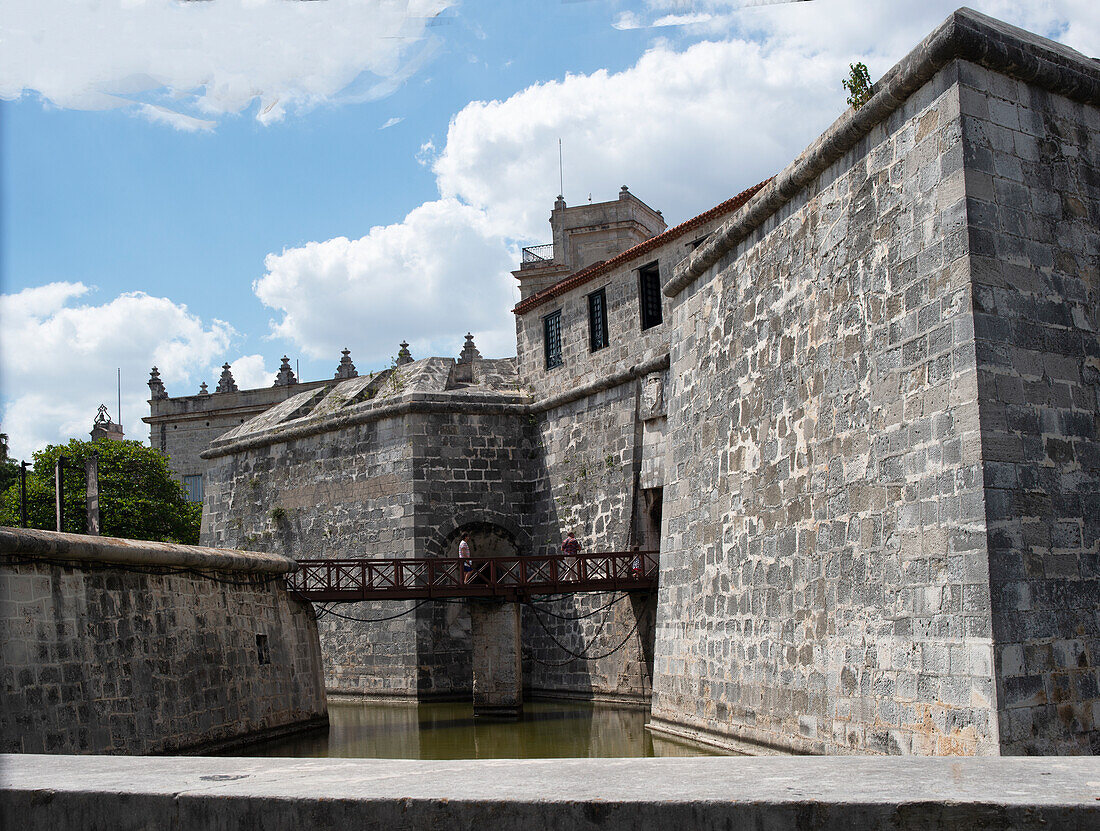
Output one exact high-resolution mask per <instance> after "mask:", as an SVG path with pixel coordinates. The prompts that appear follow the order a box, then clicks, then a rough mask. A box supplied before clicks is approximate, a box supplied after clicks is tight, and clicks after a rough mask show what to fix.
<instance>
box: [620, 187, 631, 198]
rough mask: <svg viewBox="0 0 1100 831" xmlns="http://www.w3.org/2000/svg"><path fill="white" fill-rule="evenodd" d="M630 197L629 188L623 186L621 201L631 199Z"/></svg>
mask: <svg viewBox="0 0 1100 831" xmlns="http://www.w3.org/2000/svg"><path fill="white" fill-rule="evenodd" d="M630 196H631V193H630V188H628V187H627V186H626V185H623V186H622V187H621V188H620V189H619V198H620V199H629V198H630Z"/></svg>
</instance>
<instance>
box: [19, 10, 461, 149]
mask: <svg viewBox="0 0 1100 831" xmlns="http://www.w3.org/2000/svg"><path fill="white" fill-rule="evenodd" d="M452 2H453V0H403V1H402V0H326V2H324V3H290V2H284V0H218V1H217V2H214V3H193V2H189V3H185V2H167V1H166V0H6V2H5V3H4V25H3V29H4V31H3V44H4V48H3V49H2V50H0V98H3V99H14V98H18V97H19V96H21V95H22V94H24V93H25V92H28V91H33V92H35V93H38V94H39V95H41V96H42V98H44V99H45V100H47V101H49V102H51V103H53V104H54V105H56V106H59V107H65V108H71V109H85V110H96V109H111V108H116V107H134V108H135V110H136V111H138V112H140V113H141V114H143V115H145V116H146V117H149V118H152V119H153V120H155V121H159V122H167V123H169V124H171V125H172V126H174V127H177V128H181V129H205V128H203V127H201V126H199V124H201V122H202V121H204V120H209V119H208V118H207V119H203V118H201V116H208V117H213V118H217V117H218V116H222V115H226V114H229V113H238V112H241V111H242V110H244V109H246V108H248V107H249V106H251V104H252V103H253V102H254V101H259V111H258V114H257V118H258V119H259V120H260V121H261V122H265V123H267V122H271V121H277V120H279V119H281V118H282V117H283V116H284V115H285V113H286V112H287V111H288V110H291V109H294V110H301V109H307V108H309V107H312V106H314V105H316V104H318V103H321V102H324V101H330V100H333V99H338V100H353V101H362V100H371V99H374V98H379V97H382V96H384V95H387V94H389V93H391V92H392V91H393V90H394V89H395V88H396V87H397V86H399V85H400V84H401V83H402V82H403V81H404V80H405V79H406V78H407V77H408V75H409V74H410V73H411V72H413V71H415V69H416V68H417V67H419V66H420V64H421V62H422V61H423V60H424V58H425V56H426V55H427V54H430V52H431V45H432V43H433V41H432V40H430V39H425V29H426V26H427V24H428V22H429V21H430V20H431V18H433V17H434V16H435V15H436V14H438V13H439V12H440V11H442V10H443V9H445V8H447V7H448V6H449V5H451V3H452ZM168 113H174V114H175V115H177V116H180V115H182V116H183V119H180V118H173V117H171V116H170V115H168ZM188 117H190V118H192V119H193V120H192V121H188V120H186V118H188ZM196 122H198V124H197V123H196Z"/></svg>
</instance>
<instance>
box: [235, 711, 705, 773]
mask: <svg viewBox="0 0 1100 831" xmlns="http://www.w3.org/2000/svg"><path fill="white" fill-rule="evenodd" d="M523 710H524V713H523V719H522V720H521V721H518V722H484V721H482V720H481V719H477V720H475V719H474V713H473V705H472V704H470V703H468V702H466V703H439V704H389V703H375V702H347V701H330V702H329V730H328V733H327V734H326V733H323V732H318V733H312V734H308V735H303V736H297V737H291V738H287V739H282V740H276V741H270V742H264V743H262V744H257V745H254V746H252V747H250V748H249V749H248V750H247V751H244V752H242V751H237V752H236V753H234V755H237V756H245V755H247V756H298V757H303V756H313V757H316V756H338V757H359V758H386V759H546V758H566V757H571V758H578V757H624V756H709V755H718V751H715V750H711V749H709V748H705V747H700V746H694V745H691V746H689V745H686V744H681V743H679V742H673V741H668V740H666V739H662V738H660V737H658V736H653V735H652V734H651V733H650V732H649V731H648V730H646V729H645V721H646V713H645V711H643V710H637V709H630V708H623V707H615V706H611V705H606V704H593V703H588V702H576V701H560V702H559V701H535V702H527V703H525V704H524V706H523Z"/></svg>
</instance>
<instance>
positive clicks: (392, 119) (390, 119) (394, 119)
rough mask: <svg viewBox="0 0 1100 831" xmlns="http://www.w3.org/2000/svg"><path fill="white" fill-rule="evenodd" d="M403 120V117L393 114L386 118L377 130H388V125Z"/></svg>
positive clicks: (391, 125)
mask: <svg viewBox="0 0 1100 831" xmlns="http://www.w3.org/2000/svg"><path fill="white" fill-rule="evenodd" d="M404 120H405V119H404V118H398V117H397V116H394V117H393V118H388V119H386V123H385V124H383V125H382V126H381V127H379V128H378V129H379V130H388V129H389V128H390V127H393V126H395V125H397V124H400V123H401V122H402V121H404Z"/></svg>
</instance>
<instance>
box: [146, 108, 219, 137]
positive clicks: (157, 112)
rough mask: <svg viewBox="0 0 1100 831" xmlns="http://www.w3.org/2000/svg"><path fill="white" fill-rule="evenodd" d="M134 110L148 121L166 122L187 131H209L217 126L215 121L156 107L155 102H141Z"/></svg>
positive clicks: (170, 125)
mask: <svg viewBox="0 0 1100 831" xmlns="http://www.w3.org/2000/svg"><path fill="white" fill-rule="evenodd" d="M136 112H138V113H139V114H141V115H143V116H145V117H146V118H147V119H149V120H150V121H154V122H157V123H159V124H167V125H168V126H169V127H175V128H176V129H177V130H183V131H184V132H187V133H196V132H200V131H203V132H209V131H211V130H213V129H214V127H215V126H217V122H216V121H209V120H207V119H202V118H195V117H193V116H190V115H184V114H183V113H179V112H176V111H175V110H170V109H168V108H167V107H158V106H157V105H156V104H142V105H141V106H140V107H138V108H137V110H136Z"/></svg>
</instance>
